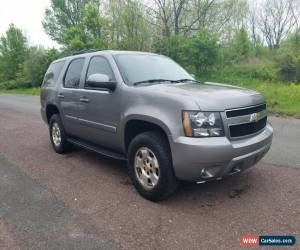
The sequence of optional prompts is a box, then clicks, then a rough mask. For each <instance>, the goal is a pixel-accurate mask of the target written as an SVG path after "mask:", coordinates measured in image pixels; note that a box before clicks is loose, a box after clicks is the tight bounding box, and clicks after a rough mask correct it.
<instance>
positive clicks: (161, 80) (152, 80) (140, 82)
mask: <svg viewBox="0 0 300 250" xmlns="http://www.w3.org/2000/svg"><path fill="white" fill-rule="evenodd" d="M159 82H171V83H173V82H177V81H174V80H168V79H149V80H145V81H139V82H135V83H134V84H133V86H137V85H140V84H143V83H159Z"/></svg>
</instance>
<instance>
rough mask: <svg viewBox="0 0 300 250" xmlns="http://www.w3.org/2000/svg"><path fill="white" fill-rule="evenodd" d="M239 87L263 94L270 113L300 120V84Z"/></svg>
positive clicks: (255, 83) (262, 83)
mask: <svg viewBox="0 0 300 250" xmlns="http://www.w3.org/2000/svg"><path fill="white" fill-rule="evenodd" d="M239 85H240V86H242V87H245V88H249V89H253V90H257V91H259V92H260V93H262V94H263V95H264V96H265V97H266V99H267V105H268V110H269V112H271V113H275V114H278V115H286V116H293V117H296V118H300V84H298V85H297V84H282V83H266V82H252V83H242V84H239Z"/></svg>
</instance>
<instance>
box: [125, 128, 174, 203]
mask: <svg viewBox="0 0 300 250" xmlns="http://www.w3.org/2000/svg"><path fill="white" fill-rule="evenodd" d="M128 172H129V176H130V178H131V180H132V182H133V185H134V186H135V188H136V189H137V191H138V192H139V193H140V194H141V195H142V196H143V197H144V198H146V199H148V200H151V201H160V200H164V199H167V198H168V197H170V196H171V195H172V194H173V193H174V192H175V191H176V189H177V187H178V184H179V182H178V180H177V179H176V177H175V175H174V171H173V165H172V157H171V152H170V147H169V143H168V141H167V139H166V138H165V136H164V135H162V134H161V133H157V132H144V133H141V134H139V135H137V136H136V137H135V138H134V139H133V140H132V141H131V143H130V145H129V149H128Z"/></svg>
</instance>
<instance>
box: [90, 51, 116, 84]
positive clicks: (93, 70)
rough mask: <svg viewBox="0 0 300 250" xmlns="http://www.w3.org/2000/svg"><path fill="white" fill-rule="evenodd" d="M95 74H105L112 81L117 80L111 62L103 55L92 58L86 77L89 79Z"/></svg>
mask: <svg viewBox="0 0 300 250" xmlns="http://www.w3.org/2000/svg"><path fill="white" fill-rule="evenodd" d="M93 74H105V75H107V76H108V77H109V79H110V80H111V81H112V80H115V77H114V74H113V72H112V69H111V67H110V65H109V62H108V61H107V60H106V59H105V58H104V57H101V56H96V57H93V58H92V59H91V61H90V65H89V69H88V72H87V76H86V79H88V78H89V76H90V75H93Z"/></svg>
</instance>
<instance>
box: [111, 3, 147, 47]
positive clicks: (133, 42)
mask: <svg viewBox="0 0 300 250" xmlns="http://www.w3.org/2000/svg"><path fill="white" fill-rule="evenodd" d="M110 9H111V10H112V15H111V17H110V27H109V32H108V33H109V37H110V40H111V41H112V42H113V47H116V48H118V49H127V50H150V45H151V34H150V28H149V25H148V24H147V23H146V18H145V12H144V11H143V9H142V5H141V4H140V3H139V1H137V0H125V1H124V0H122V1H118V2H116V1H111V4H110ZM116 11H117V13H116Z"/></svg>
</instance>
